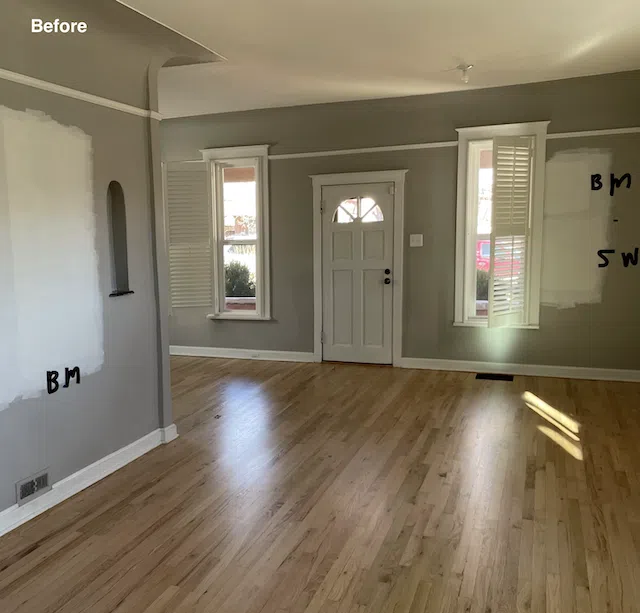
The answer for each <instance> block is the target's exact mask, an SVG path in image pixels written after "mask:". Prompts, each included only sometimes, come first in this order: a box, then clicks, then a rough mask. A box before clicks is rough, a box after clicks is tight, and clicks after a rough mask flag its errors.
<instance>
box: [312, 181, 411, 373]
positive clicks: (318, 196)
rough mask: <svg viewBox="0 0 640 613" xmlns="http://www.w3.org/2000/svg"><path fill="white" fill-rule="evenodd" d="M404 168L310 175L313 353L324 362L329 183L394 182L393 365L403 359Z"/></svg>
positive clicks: (396, 364) (316, 359) (318, 359)
mask: <svg viewBox="0 0 640 613" xmlns="http://www.w3.org/2000/svg"><path fill="white" fill-rule="evenodd" d="M407 172H408V169H405V170H377V171H372V172H345V173H337V174H325V175H309V177H310V178H311V182H312V185H313V354H314V359H315V361H317V362H322V336H321V335H322V321H323V315H324V313H323V299H322V298H323V296H322V188H323V187H326V186H329V185H354V184H358V183H393V187H394V190H393V192H394V193H393V264H392V270H393V280H392V283H393V300H392V302H393V313H392V322H393V323H392V327H391V330H392V338H393V340H392V350H391V356H392V365H393V366H398V364H399V362H400V359H401V358H402V302H403V300H402V297H403V289H402V269H403V263H404V257H403V256H404V179H405V175H406V174H407Z"/></svg>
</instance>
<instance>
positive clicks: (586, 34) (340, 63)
mask: <svg viewBox="0 0 640 613" xmlns="http://www.w3.org/2000/svg"><path fill="white" fill-rule="evenodd" d="M118 1H120V2H122V3H123V4H126V5H128V6H130V7H131V8H134V9H135V10H137V11H139V12H141V13H143V14H145V15H147V16H148V17H150V18H151V19H154V20H156V21H159V22H161V23H163V24H164V25H167V26H169V27H171V28H173V29H175V30H177V31H178V32H180V33H182V34H184V35H186V36H188V37H190V38H192V39H194V40H195V41H197V42H199V43H201V44H203V45H205V46H206V47H209V48H210V49H212V50H214V51H216V52H217V53H219V54H221V55H222V56H224V57H225V58H226V61H223V62H216V63H210V64H198V65H192V66H175V67H170V68H165V69H163V70H162V71H161V75H160V112H161V113H162V114H163V115H165V116H166V117H180V116H188V115H198V114H204V113H219V112H227V111H236V110H246V109H256V108H266V107H275V106H292V105H297V104H311V103H318V102H333V101H339V100H357V99H367V98H386V97H395V96H407V95H413V94H428V93H435V92H443V91H452V90H458V89H464V88H476V87H492V86H499V85H510V84H516V83H527V82H532V81H546V80H551V79H562V78H567V77H575V76H583V75H591V74H600V73H607V72H617V71H623V70H634V69H638V68H640V2H639V1H638V0H608V1H607V2H603V1H602V0H535V2H522V1H518V0H316V1H313V0H231V1H229V0H225V1H224V2H222V1H220V0H180V2H176V0H118ZM460 61H466V62H468V63H471V64H474V68H473V70H472V71H471V72H470V80H469V83H468V85H465V84H463V83H462V82H461V80H460V75H459V73H458V72H457V71H456V70H455V69H454V68H455V66H456V65H457V64H458V63H459V62H460ZM451 69H454V70H451Z"/></svg>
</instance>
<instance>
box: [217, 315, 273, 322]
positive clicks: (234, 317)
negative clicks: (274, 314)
mask: <svg viewBox="0 0 640 613" xmlns="http://www.w3.org/2000/svg"><path fill="white" fill-rule="evenodd" d="M207 319H211V320H214V321H217V320H235V321H271V317H269V316H267V315H256V314H255V313H248V314H247V315H243V314H241V313H209V314H208V315H207Z"/></svg>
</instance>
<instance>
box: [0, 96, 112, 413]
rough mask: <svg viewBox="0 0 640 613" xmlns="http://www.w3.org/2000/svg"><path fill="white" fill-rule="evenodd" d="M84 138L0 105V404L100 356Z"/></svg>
mask: <svg viewBox="0 0 640 613" xmlns="http://www.w3.org/2000/svg"><path fill="white" fill-rule="evenodd" d="M92 174H93V172H92V150H91V138H90V137H89V136H88V135H86V134H85V133H84V132H82V131H81V130H79V129H78V128H75V127H68V126H63V125H61V124H59V123H57V122H55V121H54V120H52V119H51V118H49V117H47V116H45V115H43V114H41V113H37V112H33V111H27V112H20V111H14V110H11V109H7V108H5V107H0V287H1V288H2V290H1V294H0V339H1V342H0V410H2V409H4V408H7V406H9V404H10V403H11V402H13V401H14V400H16V399H19V398H33V397H37V396H39V395H40V394H42V393H43V391H45V390H46V371H47V370H58V371H60V372H64V369H65V367H66V366H68V367H74V366H79V367H80V371H81V373H82V375H87V374H91V373H93V372H96V371H97V370H99V369H100V368H101V366H102V364H103V362H104V347H103V342H104V341H103V314H102V298H101V294H100V285H99V277H98V255H97V252H96V221H95V211H94V199H93V186H92Z"/></svg>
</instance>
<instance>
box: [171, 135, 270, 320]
mask: <svg viewBox="0 0 640 613" xmlns="http://www.w3.org/2000/svg"><path fill="white" fill-rule="evenodd" d="M268 149H269V148H268V145H255V146H249V147H229V148H224V149H205V150H203V151H201V153H202V157H203V160H202V161H189V162H186V161H185V162H171V163H166V164H164V165H163V183H164V185H163V187H164V199H165V208H166V224H165V231H166V238H167V251H168V258H169V286H170V292H171V309H172V310H173V309H180V308H188V307H200V308H203V309H206V311H205V312H204V315H205V316H206V317H207V318H209V319H257V320H268V319H270V317H271V311H270V275H269V272H270V267H269V187H268V173H269V167H268Z"/></svg>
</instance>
